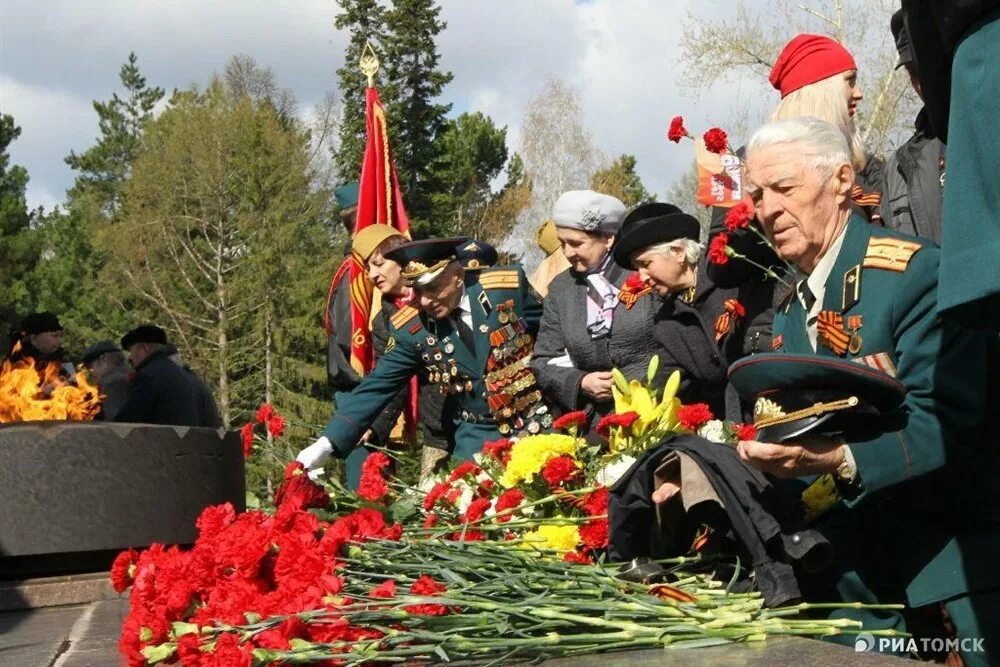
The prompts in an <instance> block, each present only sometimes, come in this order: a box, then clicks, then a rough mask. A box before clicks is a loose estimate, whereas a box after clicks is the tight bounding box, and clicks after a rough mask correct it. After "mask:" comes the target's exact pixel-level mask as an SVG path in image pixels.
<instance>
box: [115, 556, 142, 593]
mask: <svg viewBox="0 0 1000 667" xmlns="http://www.w3.org/2000/svg"><path fill="white" fill-rule="evenodd" d="M138 564H139V552H138V551H136V550H135V549H129V550H127V551H123V552H121V553H120V554H118V555H117V556H116V557H115V562H113V563H112V564H111V586H112V588H114V589H115V592H116V593H124V592H125V590H126V589H127V588H128V587H129V586H131V585H132V582H133V581H135V573H136V569H137V567H136V566H137V565H138Z"/></svg>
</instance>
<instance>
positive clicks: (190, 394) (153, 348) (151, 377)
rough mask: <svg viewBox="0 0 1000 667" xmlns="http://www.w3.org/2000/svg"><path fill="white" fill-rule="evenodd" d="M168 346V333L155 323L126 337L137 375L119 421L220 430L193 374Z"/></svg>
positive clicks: (117, 419) (123, 343) (136, 329)
mask: <svg viewBox="0 0 1000 667" xmlns="http://www.w3.org/2000/svg"><path fill="white" fill-rule="evenodd" d="M167 345H168V341H167V333H166V332H165V331H164V330H163V329H161V328H160V327H158V326H155V325H153V324H143V325H141V326H138V327H136V328H135V329H132V330H131V331H129V332H128V333H127V334H125V335H124V336H123V337H122V340H121V346H122V349H123V350H125V351H127V352H128V355H129V361H130V362H131V364H132V368H133V369H134V373H133V375H132V379H131V380H130V381H129V385H128V392H127V393H126V395H125V404H124V405H123V406H122V408H121V410H119V412H118V414H117V415H116V416H115V421H117V422H134V423H139V424H164V425H173V426H201V427H209V428H217V427H218V426H219V424H218V423H213V422H214V421H215V420H213V419H212V417H211V415H209V414H206V413H205V411H204V409H203V408H202V406H201V405H200V403H199V393H198V391H197V389H196V388H195V384H194V382H193V381H192V379H191V377H192V376H193V373H191V372H189V371H186V370H184V369H183V368H181V367H180V366H179V365H178V364H175V363H174V362H172V361H171V360H170V359H169V356H168V349H167ZM213 405H214V401H213ZM215 412H216V415H217V414H218V410H216V411H215Z"/></svg>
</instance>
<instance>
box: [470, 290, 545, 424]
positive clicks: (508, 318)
mask: <svg viewBox="0 0 1000 667" xmlns="http://www.w3.org/2000/svg"><path fill="white" fill-rule="evenodd" d="M496 308H497V311H498V312H497V319H498V320H499V321H500V327H499V328H498V329H495V330H493V331H490V332H489V336H490V348H491V351H490V356H489V358H488V359H487V360H486V378H485V380H486V395H487V399H486V401H487V404H488V405H489V408H490V413H491V414H492V415H493V418H494V419H495V420H496V422H497V427H498V428H499V430H500V433H501V434H502V435H504V436H510V435H515V434H516V435H517V436H518V437H524V436H526V435H529V434H531V435H534V434H536V433H539V432H540V431H541V430H542V429H543V428H549V427H550V426H552V415H550V414H548V412H549V411H548V408H547V407H546V406H545V405H542V404H541V400H542V392H541V391H540V390H539V389H538V385H537V384H536V382H535V374H534V373H532V372H531V368H529V366H528V364H529V363H530V362H531V353H532V348H533V347H534V340H533V339H532V337H531V334H529V333H528V325H527V323H526V322H525V321H524V320H523V319H522V318H521V317H520V316H518V314H517V313H516V312H515V311H514V301H513V299H511V300H508V301H505V302H503V303H500V304H498V305H497V307H496Z"/></svg>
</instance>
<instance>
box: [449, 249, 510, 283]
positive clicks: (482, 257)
mask: <svg viewBox="0 0 1000 667" xmlns="http://www.w3.org/2000/svg"><path fill="white" fill-rule="evenodd" d="M455 257H456V258H457V259H458V263H459V264H461V265H462V268H463V269H465V279H466V280H472V281H475V280H476V279H477V278H478V276H479V274H478V273H477V271H479V270H480V269H486V268H489V267H491V266H494V265H495V264H496V263H497V260H499V259H500V256H499V255H498V254H497V249H496V248H494V247H493V246H491V245H490V244H489V243H487V242H486V241H479V240H477V239H470V240H469V241H468V242H467V243H463V244H462V245H460V246H459V247H458V248H457V249H456V250H455Z"/></svg>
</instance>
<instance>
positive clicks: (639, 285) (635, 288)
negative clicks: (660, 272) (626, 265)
mask: <svg viewBox="0 0 1000 667" xmlns="http://www.w3.org/2000/svg"><path fill="white" fill-rule="evenodd" d="M625 287H626V288H627V289H628V290H629V291H630V292H641V291H642V290H643V288H645V287H646V281H644V280H643V279H642V276H640V275H639V274H638V273H633V274H631V275H630V276H629V277H628V278H626V279H625Z"/></svg>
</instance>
